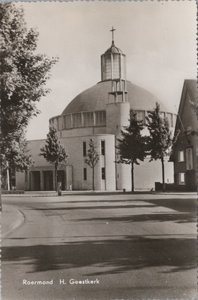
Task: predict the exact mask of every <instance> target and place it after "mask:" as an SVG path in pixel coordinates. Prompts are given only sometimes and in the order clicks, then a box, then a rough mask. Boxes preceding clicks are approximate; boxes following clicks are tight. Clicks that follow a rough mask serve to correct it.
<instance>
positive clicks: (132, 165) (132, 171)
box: [131, 162, 134, 192]
mask: <svg viewBox="0 0 198 300" xmlns="http://www.w3.org/2000/svg"><path fill="white" fill-rule="evenodd" d="M131 191H132V192H134V163H133V162H132V163H131Z"/></svg>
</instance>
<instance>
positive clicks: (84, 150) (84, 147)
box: [83, 142, 87, 156]
mask: <svg viewBox="0 0 198 300" xmlns="http://www.w3.org/2000/svg"><path fill="white" fill-rule="evenodd" d="M83 156H87V145H86V142H83Z"/></svg>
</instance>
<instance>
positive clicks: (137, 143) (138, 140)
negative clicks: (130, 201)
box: [116, 111, 146, 192]
mask: <svg viewBox="0 0 198 300" xmlns="http://www.w3.org/2000/svg"><path fill="white" fill-rule="evenodd" d="M143 128H144V126H143V121H138V120H137V116H136V113H135V112H133V111H132V112H131V114H130V120H129V126H127V127H125V128H124V130H121V138H119V139H117V141H118V146H117V147H116V148H117V149H118V154H119V155H120V158H119V160H118V163H124V164H130V165H131V191H132V192H134V165H139V161H143V160H144V158H145V157H146V137H144V136H142V135H141V131H142V130H143Z"/></svg>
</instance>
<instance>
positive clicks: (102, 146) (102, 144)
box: [101, 141, 105, 155]
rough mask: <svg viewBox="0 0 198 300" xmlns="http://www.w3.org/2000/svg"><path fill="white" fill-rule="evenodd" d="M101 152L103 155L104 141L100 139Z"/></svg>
mask: <svg viewBox="0 0 198 300" xmlns="http://www.w3.org/2000/svg"><path fill="white" fill-rule="evenodd" d="M101 154H102V155H105V141H101Z"/></svg>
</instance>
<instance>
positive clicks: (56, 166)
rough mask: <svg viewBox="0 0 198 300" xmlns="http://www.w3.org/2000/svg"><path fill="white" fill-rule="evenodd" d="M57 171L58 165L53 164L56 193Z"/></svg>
mask: <svg viewBox="0 0 198 300" xmlns="http://www.w3.org/2000/svg"><path fill="white" fill-rule="evenodd" d="M57 169H58V164H57V163H55V191H57Z"/></svg>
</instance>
